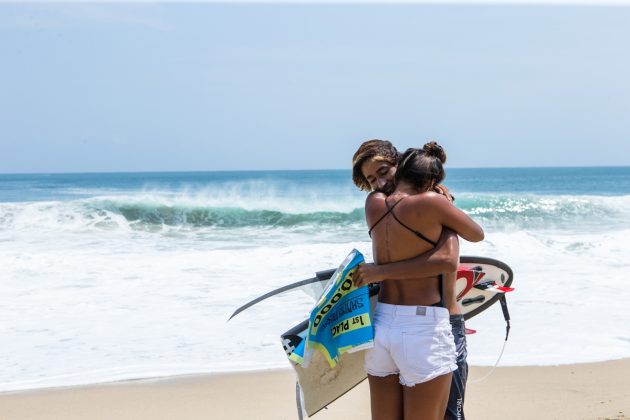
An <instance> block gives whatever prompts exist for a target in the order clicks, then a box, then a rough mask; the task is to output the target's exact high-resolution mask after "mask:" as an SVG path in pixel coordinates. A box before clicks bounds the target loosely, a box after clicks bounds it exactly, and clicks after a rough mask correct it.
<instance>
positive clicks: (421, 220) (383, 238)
mask: <svg viewBox="0 0 630 420" xmlns="http://www.w3.org/2000/svg"><path fill="white" fill-rule="evenodd" d="M431 195H437V194H435V193H432V192H426V193H422V194H415V195H406V194H392V195H391V196H389V197H386V196H385V195H384V194H382V193H375V194H371V195H370V196H369V197H368V200H367V202H366V219H367V222H368V225H369V226H371V229H370V233H371V236H372V251H373V255H374V261H375V262H376V263H377V264H386V263H390V262H396V261H402V260H406V259H409V258H412V257H414V256H416V255H419V254H422V253H424V252H426V251H428V250H430V249H432V248H433V247H434V246H435V243H436V242H437V241H438V239H439V237H440V235H441V233H442V225H441V224H440V223H439V222H438V221H437V220H436V219H435V217H434V216H435V215H434V213H435V212H434V210H433V208H432V205H431V201H432V200H434V199H436V197H432V196H431ZM438 199H440V198H438ZM443 199H445V198H443ZM379 219H380V221H379ZM437 281H438V279H437V277H429V278H421V277H419V278H414V279H406V280H385V281H384V282H382V283H381V295H380V297H379V300H380V301H381V302H384V303H391V304H395V305H432V304H435V303H437V302H439V301H440V299H441V297H440V293H439V287H438V284H437Z"/></svg>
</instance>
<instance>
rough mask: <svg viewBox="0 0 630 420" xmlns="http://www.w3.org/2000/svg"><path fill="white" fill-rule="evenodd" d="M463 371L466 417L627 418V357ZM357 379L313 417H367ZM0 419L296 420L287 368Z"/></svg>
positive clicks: (76, 396)
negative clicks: (468, 372) (465, 377)
mask: <svg viewBox="0 0 630 420" xmlns="http://www.w3.org/2000/svg"><path fill="white" fill-rule="evenodd" d="M490 369H492V368H491V367H477V366H471V368H470V376H469V382H468V388H467V395H466V402H465V412H466V417H467V418H468V419H472V420H475V419H483V420H494V419H505V418H510V419H523V420H525V419H534V418H535V419H630V379H629V378H630V358H626V359H620V360H612V361H606V362H597V363H584V364H569V365H559V366H515V367H498V368H497V369H496V370H495V371H494V372H493V373H492V375H491V376H489V377H488V378H487V379H485V380H484V381H482V382H478V383H476V382H475V381H476V380H477V379H479V378H482V377H484V376H485V375H486V374H487V373H488V372H489V371H490ZM369 413H370V410H369V392H368V387H367V382H366V381H364V382H363V383H361V384H360V385H359V386H357V387H356V388H355V389H353V390H352V391H350V392H349V393H348V394H346V396H344V397H343V398H341V399H340V400H338V401H336V402H334V403H333V404H331V405H330V406H329V408H328V409H326V410H323V411H321V412H320V413H318V414H316V415H315V416H314V418H317V419H322V420H324V419H339V418H343V419H344V420H353V419H366V418H369ZM0 418H2V419H10V420H39V419H47V420H48V419H67V420H75V419H76V420H79V419H83V420H85V419H114V418H115V419H121V420H127V419H129V420H131V419H151V420H155V419H177V420H187V419H190V420H193V419H250V418H256V419H263V420H265V419H269V420H271V419H296V418H297V410H296V403H295V377H294V374H293V372H292V371H291V370H290V369H288V368H287V369H270V370H265V371H262V370H261V371H254V372H233V373H217V374H200V375H183V376H175V377H165V378H148V379H138V380H129V381H120V382H111V383H105V384H95V385H85V386H79V387H61V388H46V389H36V390H26V391H8V392H3V393H1V394H0Z"/></svg>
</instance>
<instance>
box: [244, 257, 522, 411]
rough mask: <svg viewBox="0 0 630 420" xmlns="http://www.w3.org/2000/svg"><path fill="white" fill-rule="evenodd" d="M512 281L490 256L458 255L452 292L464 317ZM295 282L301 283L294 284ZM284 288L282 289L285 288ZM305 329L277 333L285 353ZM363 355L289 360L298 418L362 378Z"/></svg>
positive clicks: (373, 303) (374, 298)
mask: <svg viewBox="0 0 630 420" xmlns="http://www.w3.org/2000/svg"><path fill="white" fill-rule="evenodd" d="M334 271H335V270H326V271H325V272H319V273H325V274H319V273H318V274H319V276H316V277H314V278H313V279H308V281H309V282H310V283H314V282H317V281H326V280H327V279H324V277H325V275H326V274H328V272H330V274H329V275H328V277H330V276H331V275H332V274H333V272H334ZM316 279H317V280H316ZM512 281H513V273H512V270H511V269H510V267H509V266H508V265H507V264H505V263H503V262H501V261H498V260H494V259H491V258H484V257H471V256H462V257H461V258H460V266H459V269H458V272H457V282H456V292H457V300H458V304H459V305H460V309H461V311H462V313H463V315H464V319H470V318H472V317H473V316H475V315H478V314H479V313H481V312H483V311H484V310H486V309H488V308H489V307H490V306H492V305H493V304H494V303H495V302H497V301H498V300H499V299H500V298H501V296H502V295H504V293H506V292H509V291H511V290H513V289H512V288H511V287H510V286H511V284H512ZM303 282H304V281H303ZM303 282H302V283H303ZM298 283H301V282H297V283H294V284H298ZM310 283H306V284H310ZM303 285H304V284H302V286H303ZM286 287H287V286H285V288H284V289H285V290H283V291H286V290H288V289H286ZM296 287H300V286H296ZM281 289H283V288H281ZM276 290H280V289H276ZM378 290H379V286H378V284H373V285H370V290H369V293H370V304H371V306H372V310H373V309H374V307H375V306H376V301H377V295H378ZM270 293H272V292H270ZM280 293H281V292H280ZM263 296H266V297H269V296H273V294H269V293H268V294H266V295H263ZM259 301H260V300H256V299H255V300H254V301H252V302H253V303H252V302H249V303H251V305H253V304H255V303H257V302H259ZM247 305H248V304H246V305H244V306H245V308H244V309H246V308H247V307H250V306H251V305H249V306H247ZM241 308H243V307H241ZM241 308H239V309H241ZM244 309H241V311H242V310H244ZM238 312H240V311H239V310H237V312H235V314H236V313H238ZM506 320H507V319H506ZM307 331H308V319H306V320H304V321H303V322H301V323H300V324H298V325H296V326H294V327H293V328H291V329H290V330H288V331H286V332H285V333H284V334H282V335H281V340H282V345H283V347H284V350H285V352H286V353H287V356H288V355H290V354H291V353H292V352H293V350H294V349H295V348H296V347H297V346H298V345H299V344H300V342H301V341H302V340H304V338H305V337H306V334H307ZM364 357H365V352H364V351H359V352H354V353H344V354H342V355H341V357H340V359H339V363H338V365H337V366H336V367H335V368H331V367H330V365H329V364H328V362H327V361H326V359H325V358H324V356H323V355H321V354H320V353H319V352H314V354H313V357H312V359H311V362H310V364H309V365H308V366H307V367H306V368H304V367H302V366H300V365H299V364H297V363H293V362H291V364H292V366H293V369H294V370H295V373H296V375H297V382H298V384H297V388H296V402H297V406H298V414H299V416H300V418H302V415H303V413H305V414H306V415H307V416H309V417H310V416H312V415H314V414H316V413H317V412H318V411H320V410H322V409H323V408H325V407H326V406H328V405H329V404H330V403H332V402H333V401H335V400H336V399H338V398H339V397H341V396H343V395H344V394H345V393H347V392H348V391H350V390H351V389H352V388H354V387H355V386H357V385H358V384H359V383H361V382H362V381H363V380H365V379H366V378H367V375H366V373H365V371H364V370H363V362H364Z"/></svg>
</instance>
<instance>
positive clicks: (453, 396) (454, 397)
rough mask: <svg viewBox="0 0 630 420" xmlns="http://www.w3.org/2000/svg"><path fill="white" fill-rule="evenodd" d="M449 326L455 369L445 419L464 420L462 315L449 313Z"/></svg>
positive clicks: (465, 352) (463, 329)
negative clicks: (450, 328)
mask: <svg viewBox="0 0 630 420" xmlns="http://www.w3.org/2000/svg"><path fill="white" fill-rule="evenodd" d="M451 326H452V331H453V337H454V338H455V350H456V351H457V370H456V371H455V372H453V379H452V382H451V390H450V393H449V396H448V404H447V406H446V414H445V415H444V419H445V420H465V418H466V417H465V416H464V394H465V392H466V380H467V379H468V362H467V361H466V358H467V357H468V351H467V349H466V328H465V326H464V316H463V315H451Z"/></svg>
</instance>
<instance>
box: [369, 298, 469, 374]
mask: <svg viewBox="0 0 630 420" xmlns="http://www.w3.org/2000/svg"><path fill="white" fill-rule="evenodd" d="M373 324H374V347H373V348H371V349H369V350H367V351H366V354H365V371H366V372H367V373H368V374H369V375H372V376H380V377H383V376H389V375H394V374H398V375H399V381H400V383H401V384H402V385H404V386H414V385H416V384H419V383H422V382H427V381H430V380H431V379H434V378H436V377H438V376H441V375H445V374H447V373H450V372H452V371H454V370H456V369H457V364H456V358H457V352H456V351H455V341H454V339H453V333H452V332H451V323H450V318H449V313H448V310H447V309H446V308H439V307H435V306H406V305H390V304H387V303H381V302H378V303H377V304H376V310H375V312H374V318H373Z"/></svg>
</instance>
